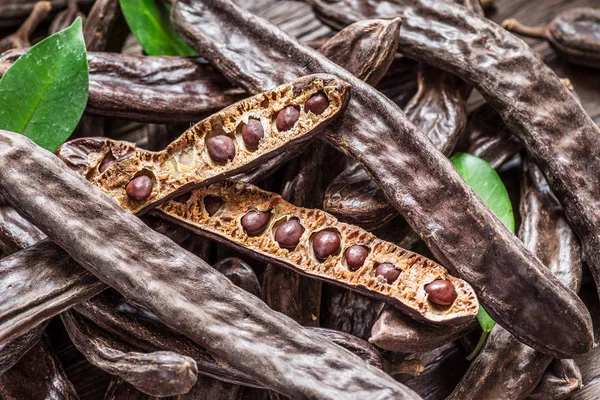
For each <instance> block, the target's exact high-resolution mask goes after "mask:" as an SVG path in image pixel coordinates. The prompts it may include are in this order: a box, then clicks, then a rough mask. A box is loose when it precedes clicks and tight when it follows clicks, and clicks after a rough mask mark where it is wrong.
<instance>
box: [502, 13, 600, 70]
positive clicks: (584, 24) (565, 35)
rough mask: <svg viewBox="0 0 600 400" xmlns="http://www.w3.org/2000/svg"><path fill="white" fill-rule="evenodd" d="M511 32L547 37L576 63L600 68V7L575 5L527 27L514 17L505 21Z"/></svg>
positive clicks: (565, 55) (505, 26) (504, 26)
mask: <svg viewBox="0 0 600 400" xmlns="http://www.w3.org/2000/svg"><path fill="white" fill-rule="evenodd" d="M502 27H503V28H504V29H506V30H508V31H510V32H513V33H516V34H519V35H523V36H528V37H533V38H541V39H546V40H547V41H548V42H549V43H550V44H551V45H552V47H554V49H556V51H558V52H559V53H560V54H562V55H563V56H564V57H565V58H566V59H567V60H569V61H570V62H572V63H573V64H578V65H583V66H586V67H594V68H600V10H599V9H597V8H591V7H590V8H571V9H570V10H567V11H564V12H562V13H560V14H558V15H557V16H556V17H555V18H554V19H553V20H552V21H551V22H550V23H549V24H548V25H546V26H525V25H523V24H521V23H520V22H519V21H517V20H516V19H514V18H510V19H507V20H504V21H503V22H502Z"/></svg>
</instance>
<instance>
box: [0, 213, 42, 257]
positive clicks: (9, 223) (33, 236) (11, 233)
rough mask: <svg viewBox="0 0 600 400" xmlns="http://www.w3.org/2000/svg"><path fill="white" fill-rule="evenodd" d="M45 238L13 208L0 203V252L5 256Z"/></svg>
mask: <svg viewBox="0 0 600 400" xmlns="http://www.w3.org/2000/svg"><path fill="white" fill-rule="evenodd" d="M45 237H46V235H45V234H44V233H43V232H42V231H40V230H39V229H38V228H36V227H35V226H34V225H33V224H31V222H29V221H27V220H26V219H25V218H23V217H22V216H21V215H20V214H19V213H18V212H16V211H15V209H14V208H12V207H11V206H9V205H7V204H5V205H2V204H1V203H0V250H2V251H3V252H4V253H5V254H6V255H9V254H12V253H14V252H16V251H19V250H22V249H24V248H25V247H29V246H31V245H33V244H35V243H37V242H39V241H40V240H42V239H44V238H45Z"/></svg>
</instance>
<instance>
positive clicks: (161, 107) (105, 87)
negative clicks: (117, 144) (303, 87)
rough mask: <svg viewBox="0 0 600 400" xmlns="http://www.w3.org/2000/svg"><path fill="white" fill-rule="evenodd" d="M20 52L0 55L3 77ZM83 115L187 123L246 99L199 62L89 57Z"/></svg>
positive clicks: (109, 55)
mask: <svg viewBox="0 0 600 400" xmlns="http://www.w3.org/2000/svg"><path fill="white" fill-rule="evenodd" d="M21 54H23V51H11V52H7V53H5V54H3V55H2V56H0V73H1V74H3V73H4V72H5V71H6V70H7V69H8V68H9V67H10V66H11V65H12V63H13V62H15V61H16V60H17V59H18V58H19V56H20V55H21ZM88 65H89V74H90V88H89V99H88V105H87V108H86V113H87V114H91V115H98V116H106V117H117V118H126V119H132V120H135V121H142V122H157V123H165V122H188V121H197V120H199V119H201V118H204V117H205V116H206V115H207V114H208V113H210V112H215V111H218V110H220V109H222V108H224V107H227V106H229V105H231V104H233V103H235V102H237V101H239V100H241V99H243V98H245V97H247V94H246V93H245V92H244V91H242V90H240V89H236V88H234V87H232V86H231V84H230V83H228V82H227V81H226V80H225V79H224V78H223V76H222V75H221V74H219V73H218V72H216V71H215V70H214V69H213V68H212V67H210V66H209V65H207V64H206V62H205V61H203V60H202V59H200V58H184V57H151V56H132V55H126V54H115V53H100V52H89V53H88Z"/></svg>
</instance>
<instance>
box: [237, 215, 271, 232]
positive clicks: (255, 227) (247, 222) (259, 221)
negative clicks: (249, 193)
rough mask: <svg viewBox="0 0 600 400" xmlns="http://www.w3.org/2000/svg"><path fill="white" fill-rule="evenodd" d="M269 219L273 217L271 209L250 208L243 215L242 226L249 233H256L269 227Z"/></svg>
mask: <svg viewBox="0 0 600 400" xmlns="http://www.w3.org/2000/svg"><path fill="white" fill-rule="evenodd" d="M269 219H271V213H270V212H269V211H257V210H250V211H248V212H247V213H246V215H244V216H243V217H242V227H243V228H244V231H246V233H247V234H248V235H256V234H258V233H261V232H262V231H263V230H264V229H265V228H266V227H267V224H268V223H269Z"/></svg>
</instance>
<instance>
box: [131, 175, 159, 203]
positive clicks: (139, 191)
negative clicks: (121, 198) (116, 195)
mask: <svg viewBox="0 0 600 400" xmlns="http://www.w3.org/2000/svg"><path fill="white" fill-rule="evenodd" d="M125 193H127V196H129V198H130V199H132V200H137V201H140V200H146V199H147V198H148V197H150V193H152V179H151V178H150V177H149V176H148V175H140V176H136V177H135V178H133V179H132V180H130V181H129V183H128V184H127V186H125Z"/></svg>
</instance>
